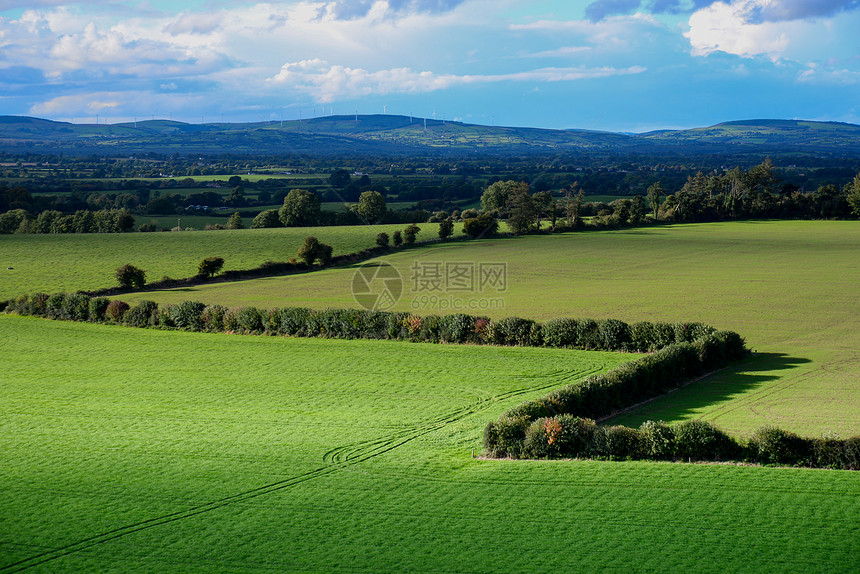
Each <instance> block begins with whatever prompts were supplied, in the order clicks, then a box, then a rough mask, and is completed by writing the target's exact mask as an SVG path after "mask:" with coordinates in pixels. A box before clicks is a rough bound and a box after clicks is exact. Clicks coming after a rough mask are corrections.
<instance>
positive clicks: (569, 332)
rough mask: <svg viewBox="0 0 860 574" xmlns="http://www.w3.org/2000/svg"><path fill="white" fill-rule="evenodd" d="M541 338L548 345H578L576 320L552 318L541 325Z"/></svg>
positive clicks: (568, 346) (567, 346)
mask: <svg viewBox="0 0 860 574" xmlns="http://www.w3.org/2000/svg"><path fill="white" fill-rule="evenodd" d="M541 338H542V339H543V343H544V345H546V346H547V347H563V348H568V349H569V348H572V347H575V346H576V320H574V319H565V318H558V319H550V320H549V321H547V322H546V323H544V324H543V325H541Z"/></svg>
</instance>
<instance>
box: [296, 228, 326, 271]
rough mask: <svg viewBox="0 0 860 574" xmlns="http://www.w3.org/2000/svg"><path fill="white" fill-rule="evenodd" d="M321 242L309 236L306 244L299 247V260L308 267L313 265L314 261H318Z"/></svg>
mask: <svg viewBox="0 0 860 574" xmlns="http://www.w3.org/2000/svg"><path fill="white" fill-rule="evenodd" d="M319 246H320V240H319V239H317V238H316V237H314V236H313V235H308V236H307V237H305V242H304V243H303V244H302V246H301V247H299V251H298V253H296V255H298V256H299V259H301V260H302V261H304V262H305V263H307V264H308V265H313V264H314V261H316V260H317V252H318V251H319Z"/></svg>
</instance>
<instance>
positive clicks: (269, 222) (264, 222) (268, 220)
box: [251, 209, 282, 229]
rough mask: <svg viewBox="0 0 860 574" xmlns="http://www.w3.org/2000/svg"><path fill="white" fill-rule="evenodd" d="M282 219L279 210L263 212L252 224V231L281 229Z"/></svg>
mask: <svg viewBox="0 0 860 574" xmlns="http://www.w3.org/2000/svg"><path fill="white" fill-rule="evenodd" d="M281 226H282V224H281V218H280V217H279V216H278V210H277V209H267V210H265V211H261V212H260V213H258V214H257V216H256V217H255V218H254V221H252V222H251V229H264V228H269V227H281Z"/></svg>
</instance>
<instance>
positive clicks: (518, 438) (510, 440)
mask: <svg viewBox="0 0 860 574" xmlns="http://www.w3.org/2000/svg"><path fill="white" fill-rule="evenodd" d="M529 426H530V421H529V419H527V418H526V417H505V416H503V417H501V418H500V419H499V420H498V421H495V422H490V423H488V424H487V426H486V427H485V428H484V445H486V447H487V450H488V451H489V452H490V453H491V454H492V456H495V457H498V458H504V457H506V456H509V457H511V458H517V457H519V456H520V455H521V454H522V451H523V442H524V441H525V436H526V429H527V428H528V427H529Z"/></svg>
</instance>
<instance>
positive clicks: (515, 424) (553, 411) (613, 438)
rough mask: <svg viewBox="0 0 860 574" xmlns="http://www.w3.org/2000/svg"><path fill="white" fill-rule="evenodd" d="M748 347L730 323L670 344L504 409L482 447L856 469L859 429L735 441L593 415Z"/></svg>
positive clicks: (685, 426) (768, 431)
mask: <svg viewBox="0 0 860 574" xmlns="http://www.w3.org/2000/svg"><path fill="white" fill-rule="evenodd" d="M746 354H747V350H746V348H745V346H744V341H743V339H742V338H741V337H740V336H739V335H738V334H737V333H734V332H731V331H717V332H711V333H708V334H705V335H703V336H701V337H699V338H697V339H694V340H693V341H692V342H680V343H673V344H670V345H668V346H665V347H663V348H662V349H660V350H658V351H656V352H654V353H652V354H650V355H647V356H645V357H642V358H640V359H637V360H635V361H631V362H629V363H624V364H623V365H620V366H619V367H617V368H615V369H613V370H611V371H609V372H607V373H603V374H599V375H591V376H589V377H587V378H585V379H584V380H582V381H580V382H578V383H574V384H571V385H567V386H565V387H562V388H560V389H557V390H554V391H552V392H550V393H548V394H546V395H544V396H543V397H540V398H538V399H534V400H530V401H526V402H524V403H521V404H520V405H517V406H516V407H514V408H512V409H510V410H508V411H507V412H505V413H504V414H503V415H502V416H501V417H499V419H498V420H497V421H491V422H490V423H488V424H487V426H486V428H485V429H484V448H485V451H486V453H487V454H488V455H489V456H491V457H497V458H504V457H511V458H600V459H610V460H618V459H621V460H625V459H629V460H636V459H650V460H708V461H720V460H733V461H747V462H756V463H762V464H779V465H801V466H811V467H820V468H840V469H848V470H858V469H860V437H854V438H850V439H846V440H840V439H838V438H835V437H828V438H821V439H811V438H803V437H799V436H797V435H795V434H793V433H790V432H787V431H784V430H781V429H778V428H773V427H765V428H762V429H759V430H758V431H757V432H756V433H755V434H754V435H753V436H752V437H751V438H750V439H749V440H748V441H741V440H737V439H734V438H733V437H731V436H729V435H727V434H726V433H725V432H723V431H722V430H720V429H718V428H717V427H715V426H714V425H712V424H710V423H707V422H704V421H685V422H682V423H678V424H676V425H668V424H666V423H663V422H654V421H646V422H645V423H643V424H642V426H641V427H640V428H638V429H634V428H628V427H624V426H602V425H598V424H596V423H595V422H594V419H600V418H603V417H607V416H609V415H611V414H613V413H615V412H618V411H619V410H621V409H624V408H627V407H629V406H632V405H634V404H637V403H639V402H642V401H644V400H647V399H650V398H653V397H657V396H660V395H662V394H665V393H666V392H668V391H671V390H672V389H675V388H677V387H679V386H681V385H682V384H684V383H685V382H687V381H689V380H691V379H693V378H694V377H697V376H699V375H702V374H704V373H708V372H712V371H714V370H716V369H719V368H721V367H723V366H726V365H728V364H730V363H732V362H734V361H738V360H740V359H742V358H743V357H744V356H746Z"/></svg>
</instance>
